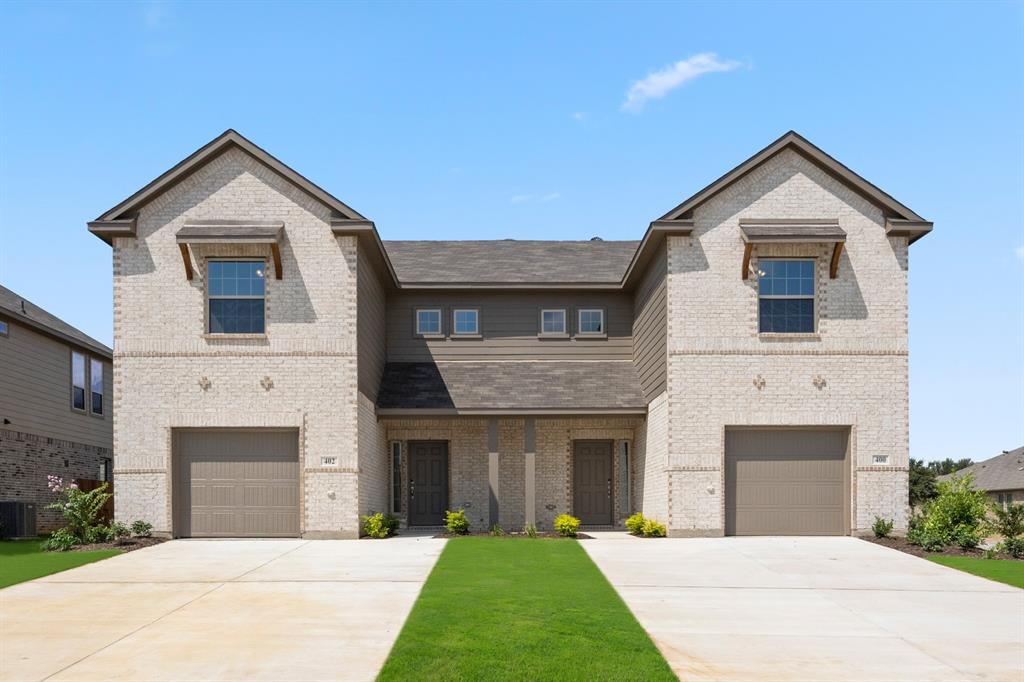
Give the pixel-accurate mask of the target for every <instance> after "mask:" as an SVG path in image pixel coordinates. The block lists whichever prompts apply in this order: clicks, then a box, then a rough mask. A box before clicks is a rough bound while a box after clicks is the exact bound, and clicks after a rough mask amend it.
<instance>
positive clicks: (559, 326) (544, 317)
mask: <svg viewBox="0 0 1024 682" xmlns="http://www.w3.org/2000/svg"><path fill="white" fill-rule="evenodd" d="M540 333H541V334H564V333H565V310H564V309H559V310H541V311H540Z"/></svg>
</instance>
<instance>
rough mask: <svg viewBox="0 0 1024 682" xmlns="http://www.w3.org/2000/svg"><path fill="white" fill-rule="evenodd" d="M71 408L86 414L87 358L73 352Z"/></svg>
mask: <svg viewBox="0 0 1024 682" xmlns="http://www.w3.org/2000/svg"><path fill="white" fill-rule="evenodd" d="M71 407H72V409H75V410H81V411H82V412H85V356H84V355H82V354H81V353H79V352H77V351H71Z"/></svg>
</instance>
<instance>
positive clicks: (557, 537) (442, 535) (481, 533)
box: [434, 531, 594, 540]
mask: <svg viewBox="0 0 1024 682" xmlns="http://www.w3.org/2000/svg"><path fill="white" fill-rule="evenodd" d="M469 537H474V538H483V537H488V538H489V537H494V538H512V539H515V538H527V539H532V538H530V536H529V535H527V534H526V533H504V534H503V535H491V534H490V533H489V532H485V531H479V532H476V533H463V534H461V535H459V534H456V533H438V534H437V535H435V536H434V538H436V539H441V540H450V539H451V538H469ZM534 537H538V538H552V539H555V540H593V539H594V537H593V536H592V535H587V534H586V533H577V534H576V537H569V536H565V535H560V534H558V533H552V532H550V531H547V532H542V531H537V534H536V535H535V536H534Z"/></svg>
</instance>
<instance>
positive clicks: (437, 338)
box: [414, 334, 448, 341]
mask: <svg viewBox="0 0 1024 682" xmlns="http://www.w3.org/2000/svg"><path fill="white" fill-rule="evenodd" d="M414 336H415V337H416V338H417V339H427V340H428V341H443V340H445V339H446V338H448V337H446V336H445V335H444V334H414Z"/></svg>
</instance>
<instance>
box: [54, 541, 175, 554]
mask: <svg viewBox="0 0 1024 682" xmlns="http://www.w3.org/2000/svg"><path fill="white" fill-rule="evenodd" d="M161 542H167V539H166V538H128V539H127V540H124V541H122V542H97V543H95V544H92V545H76V546H75V547H73V548H71V549H70V550H69V551H71V552H95V551H96V550H101V549H118V550H121V551H122V552H133V551H135V550H137V549H142V548H143V547H152V546H153V545H159V544H160V543H161Z"/></svg>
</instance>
